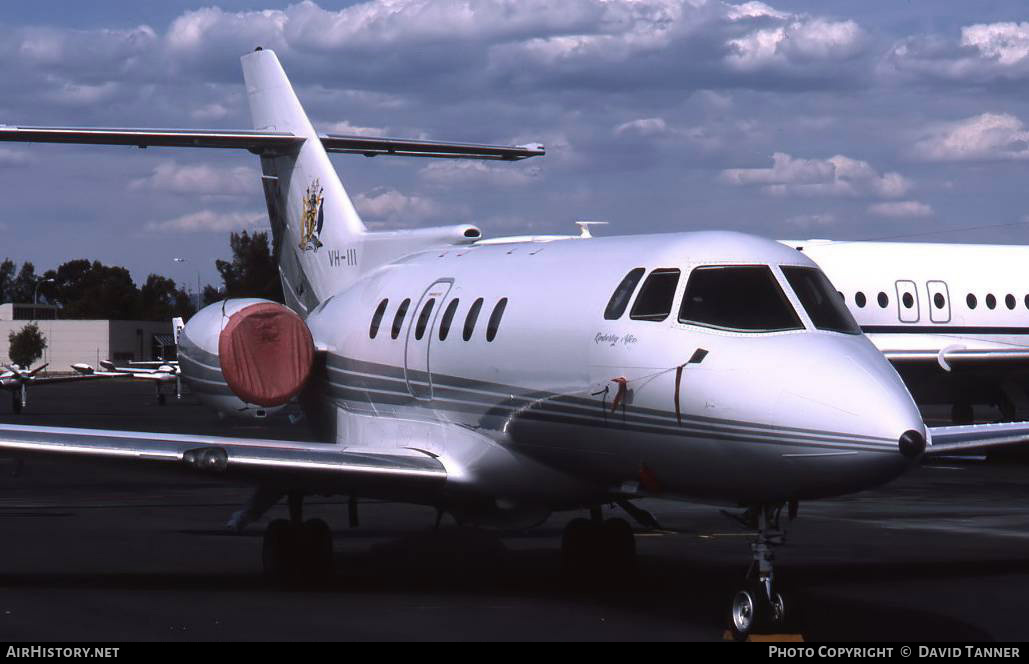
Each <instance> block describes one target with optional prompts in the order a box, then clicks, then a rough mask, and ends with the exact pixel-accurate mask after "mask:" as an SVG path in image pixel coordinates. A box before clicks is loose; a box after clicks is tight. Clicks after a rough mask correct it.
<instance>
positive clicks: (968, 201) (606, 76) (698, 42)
mask: <svg viewBox="0 0 1029 664" xmlns="http://www.w3.org/2000/svg"><path fill="white" fill-rule="evenodd" d="M256 46H263V47H265V48H272V49H274V50H275V51H276V52H277V53H278V55H279V58H280V60H281V62H282V64H283V66H284V67H285V69H286V72H287V74H288V75H289V76H290V78H291V80H292V81H293V83H294V86H295V87H296V89H297V94H298V96H299V97H300V100H301V102H302V103H303V104H304V105H305V108H306V109H307V111H308V114H309V116H310V117H311V119H312V121H313V122H314V124H315V126H316V127H317V128H318V129H319V130H321V131H325V132H333V133H352V134H364V135H386V136H397V137H411V138H431V139H438V140H453V141H467V142H481V143H498V144H518V143H527V142H542V143H544V144H545V145H546V147H547V156H546V157H543V158H537V159H530V160H525V161H523V162H518V163H499V164H497V163H493V162H472V161H447V160H424V159H399V158H395V159H390V158H375V159H368V158H365V157H360V156H352V155H336V156H333V157H332V160H333V163H334V164H335V166H336V168H337V171H338V172H339V173H340V175H341V177H342V179H343V183H344V186H345V187H346V188H347V190H348V192H349V194H350V196H351V197H352V199H353V200H354V202H355V204H356V205H357V208H358V210H359V212H360V213H361V214H362V216H363V218H364V219H365V222H366V223H367V224H368V225H369V226H370V227H373V228H378V229H386V228H408V227H418V226H432V225H443V224H452V223H474V224H477V225H479V226H480V227H481V228H482V229H483V232H484V234H485V235H486V236H487V237H496V236H500V235H510V234H524V233H555V232H556V233H574V232H576V231H575V227H574V222H575V221H576V220H581V219H589V220H604V221H607V222H609V224H610V225H609V226H607V227H603V228H602V229H598V230H596V231H595V234H604V235H615V234H636V233H657V232H672V231H683V230H699V229H712V228H719V229H732V230H739V231H745V232H750V233H755V234H759V235H763V236H766V237H771V238H777V239H781V238H789V239H806V238H832V239H850V240H855V239H898V240H900V239H904V240H911V241H935V242H996V243H1018V244H1023V243H1029V204H1027V197H1029V196H1027V192H1029V179H1027V175H1029V173H1027V171H1029V6H1027V5H1026V3H1025V2H1023V1H1020V0H1010V1H1001V0H976V1H975V2H972V1H969V2H946V1H944V0H909V1H906V2H903V1H900V0H869V1H868V2H861V3H857V2H843V1H841V0H819V1H814V0H780V1H779V2H772V3H767V4H766V3H763V2H754V1H750V2H737V3H731V2H718V1H711V0H708V1H705V0H621V1H616V0H609V1H600V0H561V1H560V2H554V1H553V0H477V1H472V0H464V1H459V0H370V1H367V2H328V1H327V0H321V1H320V2H319V3H317V4H316V3H315V2H300V3H295V4H285V3H281V4H280V3H274V2H270V1H267V0H265V1H263V2H262V0H250V1H237V0H231V1H223V2H220V3H216V4H210V3H196V2H186V1H183V0H160V1H157V0H135V1H134V2H115V1H113V0H94V1H93V2H90V3H67V2H53V1H50V0H36V1H35V2H32V3H16V4H13V5H11V6H10V7H7V8H6V9H5V11H4V13H3V15H2V17H0V60H2V61H3V63H4V65H3V67H2V68H0V90H2V91H3V93H2V94H0V123H6V124H11V125H33V124H35V125H72V126H123V127H193V128H234V129H239V128H249V127H250V116H249V110H248V109H247V107H246V100H245V96H244V94H243V85H242V75H241V71H240V64H239V57H240V56H241V55H243V54H245V53H247V52H249V51H250V50H252V49H253V48H254V47H256ZM0 191H2V192H3V198H2V205H0V233H2V235H0V237H2V238H3V246H2V250H0V258H2V257H3V256H9V257H11V258H12V259H14V260H16V261H18V262H21V261H24V260H31V261H33V262H34V263H35V264H36V268H37V271H41V270H43V269H48V268H51V267H55V266H56V265H57V264H59V263H61V262H64V261H66V260H70V259H74V258H82V257H85V258H89V259H98V260H101V261H103V262H105V263H108V264H116V265H124V266H126V267H128V268H129V269H130V270H131V271H132V274H133V276H134V278H135V279H136V281H137V283H141V282H142V281H143V280H144V279H145V278H146V275H147V274H149V273H151V272H157V273H161V274H166V275H168V276H171V277H172V278H175V279H176V280H178V281H182V282H184V283H186V284H187V285H189V286H190V287H193V288H195V283H196V279H197V277H198V276H199V278H200V280H201V281H202V282H203V283H208V282H210V283H218V282H219V280H218V276H217V272H216V271H215V269H214V260H215V259H216V258H225V257H227V256H228V253H229V252H228V233H229V232H230V231H232V230H240V229H248V230H255V229H256V230H263V229H266V228H267V214H266V211H265V208H264V202H263V196H262V195H261V192H260V183H259V172H258V164H257V161H256V158H255V157H253V156H252V155H250V154H248V153H246V152H237V151H229V150H200V149H196V150H183V149H172V148H149V149H147V150H139V149H136V148H126V147H96V146H64V145H26V144H14V143H6V144H0ZM174 257H180V258H185V259H186V261H185V262H173V260H172V259H173V258H174Z"/></svg>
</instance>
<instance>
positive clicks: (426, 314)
mask: <svg viewBox="0 0 1029 664" xmlns="http://www.w3.org/2000/svg"><path fill="white" fill-rule="evenodd" d="M434 306H436V298H434V297H430V298H429V301H428V302H426V303H425V306H424V307H422V313H421V315H420V316H418V324H417V325H415V327H414V338H415V339H417V340H418V341H421V339H422V337H423V336H425V326H426V325H428V324H429V318H430V317H432V308H433V307H434Z"/></svg>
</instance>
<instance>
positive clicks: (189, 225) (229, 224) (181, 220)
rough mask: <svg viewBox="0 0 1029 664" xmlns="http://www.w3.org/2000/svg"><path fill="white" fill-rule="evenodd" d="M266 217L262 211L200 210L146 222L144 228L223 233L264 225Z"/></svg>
mask: <svg viewBox="0 0 1029 664" xmlns="http://www.w3.org/2000/svg"><path fill="white" fill-rule="evenodd" d="M267 218H268V215H267V214H266V213H264V212H216V211H214V210H200V211H199V212H191V213H189V214H184V215H182V216H180V217H175V218H173V219H167V220H165V221H151V222H148V223H147V224H146V225H145V226H144V229H145V230H147V231H149V232H154V233H225V232H227V231H238V230H243V229H250V228H258V227H261V226H264V225H265V224H266V223H267V221H266V220H267Z"/></svg>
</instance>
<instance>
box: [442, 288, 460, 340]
mask: <svg viewBox="0 0 1029 664" xmlns="http://www.w3.org/2000/svg"><path fill="white" fill-rule="evenodd" d="M460 301H461V300H460V299H458V298H456V297H455V298H454V299H453V300H451V301H450V304H448V305H447V308H446V310H445V311H444V312H443V319H442V320H441V321H440V323H439V340H440V341H443V340H445V339H446V338H447V335H448V334H450V324H451V323H452V322H454V314H455V313H457V303H458V302H460Z"/></svg>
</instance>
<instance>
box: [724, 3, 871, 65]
mask: <svg viewBox="0 0 1029 664" xmlns="http://www.w3.org/2000/svg"><path fill="white" fill-rule="evenodd" d="M782 18H785V17H782ZM864 43H865V34H864V31H863V30H862V29H861V27H860V26H859V25H858V24H857V23H855V22H854V21H849V20H848V21H831V20H828V19H823V18H817V17H815V18H812V17H801V18H795V19H792V20H789V21H787V22H785V23H784V24H783V25H779V26H776V27H772V28H762V29H759V30H754V31H753V32H750V33H747V34H746V35H744V36H742V37H737V38H734V39H730V40H728V41H727V42H726V44H727V45H728V47H729V49H730V53H729V54H728V55H727V56H726V57H725V60H726V62H727V63H728V64H729V65H730V67H732V68H734V69H737V70H740V71H748V72H753V71H759V70H762V69H768V68H783V67H788V66H790V65H791V64H804V63H806V62H815V61H838V60H847V59H850V58H852V57H854V56H855V55H857V54H858V53H860V52H861V51H862V49H863V47H864Z"/></svg>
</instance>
